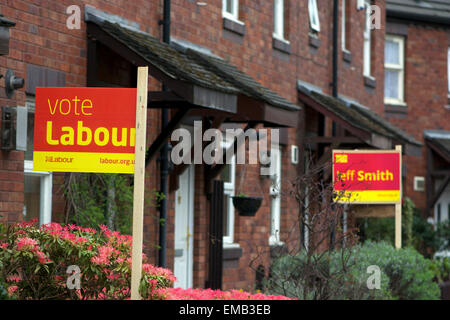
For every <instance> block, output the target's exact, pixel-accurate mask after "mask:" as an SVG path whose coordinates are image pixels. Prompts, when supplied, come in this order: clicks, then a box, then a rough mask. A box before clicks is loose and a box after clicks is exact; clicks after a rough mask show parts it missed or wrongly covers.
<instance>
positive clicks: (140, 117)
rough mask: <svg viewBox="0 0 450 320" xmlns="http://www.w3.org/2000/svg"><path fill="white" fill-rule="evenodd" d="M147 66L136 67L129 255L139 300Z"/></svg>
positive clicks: (133, 288)
mask: <svg viewBox="0 0 450 320" xmlns="http://www.w3.org/2000/svg"><path fill="white" fill-rule="evenodd" d="M147 86H148V67H139V68H138V78H137V97H136V144H135V161H134V195H133V244H132V246H133V247H132V253H131V254H132V255H131V300H140V299H141V296H140V294H139V284H140V282H141V276H142V238H143V222H144V183H145V147H146V141H145V139H146V130H147Z"/></svg>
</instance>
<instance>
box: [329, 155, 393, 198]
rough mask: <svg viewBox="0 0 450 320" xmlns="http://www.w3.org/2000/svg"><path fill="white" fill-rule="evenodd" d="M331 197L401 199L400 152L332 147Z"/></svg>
mask: <svg viewBox="0 0 450 320" xmlns="http://www.w3.org/2000/svg"><path fill="white" fill-rule="evenodd" d="M333 186H334V201H335V202H339V203H361V204H362V203H400V202H401V154H400V152H398V151H395V150H392V151H391V150H383V151H347V150H333Z"/></svg>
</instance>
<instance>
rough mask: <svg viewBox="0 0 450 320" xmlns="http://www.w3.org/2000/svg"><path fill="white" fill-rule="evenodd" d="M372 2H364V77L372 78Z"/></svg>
mask: <svg viewBox="0 0 450 320" xmlns="http://www.w3.org/2000/svg"><path fill="white" fill-rule="evenodd" d="M370 6H371V3H370V1H364V12H365V20H366V21H365V25H364V44H363V51H364V52H363V75H364V76H366V77H368V78H372V76H371V73H372V70H371V68H372V61H371V60H372V30H371V28H370V10H371V9H370Z"/></svg>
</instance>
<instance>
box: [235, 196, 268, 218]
mask: <svg viewBox="0 0 450 320" xmlns="http://www.w3.org/2000/svg"><path fill="white" fill-rule="evenodd" d="M232 199H233V205H234V207H235V208H236V210H237V211H238V212H239V215H240V216H243V217H254V216H255V215H256V212H257V211H258V210H259V207H260V206H261V202H262V200H263V198H262V197H247V196H237V197H232Z"/></svg>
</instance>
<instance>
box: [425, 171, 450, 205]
mask: <svg viewBox="0 0 450 320" xmlns="http://www.w3.org/2000/svg"><path fill="white" fill-rule="evenodd" d="M449 182H450V175H447V176H446V177H445V180H444V182H443V183H442V184H441V185H440V186H439V189H438V190H437V191H436V193H434V192H432V195H433V198H432V199H430V202H429V203H428V210H430V211H431V210H433V207H434V205H435V204H436V202H437V201H438V200H439V197H440V196H441V195H442V193H443V192H444V190H445V188H447V186H448V183H449ZM433 193H434V194H433ZM430 213H431V212H430Z"/></svg>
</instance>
